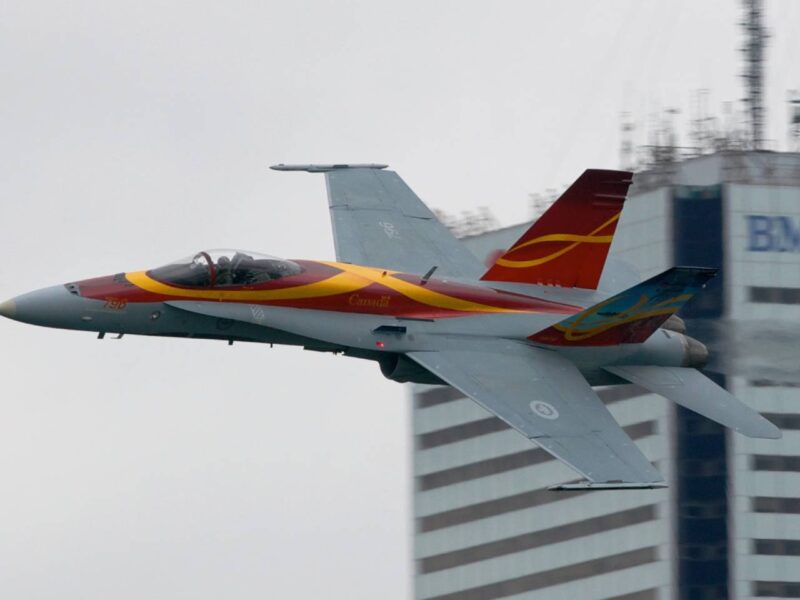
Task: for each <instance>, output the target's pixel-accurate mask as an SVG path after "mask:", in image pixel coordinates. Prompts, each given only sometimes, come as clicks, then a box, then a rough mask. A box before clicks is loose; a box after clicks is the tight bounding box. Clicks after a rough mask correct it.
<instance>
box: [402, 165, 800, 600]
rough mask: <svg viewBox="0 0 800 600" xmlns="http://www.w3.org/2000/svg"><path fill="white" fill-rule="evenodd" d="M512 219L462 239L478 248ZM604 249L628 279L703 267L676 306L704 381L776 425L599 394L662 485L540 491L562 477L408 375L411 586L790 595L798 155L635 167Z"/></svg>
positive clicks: (797, 386)
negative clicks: (687, 297)
mask: <svg viewBox="0 0 800 600" xmlns="http://www.w3.org/2000/svg"><path fill="white" fill-rule="evenodd" d="M527 226H528V224H522V225H519V226H516V227H511V228H507V229H502V230H497V231H493V232H489V233H486V234H483V235H480V236H475V237H472V238H467V239H465V243H467V244H469V246H470V247H471V249H472V250H473V251H474V252H475V253H476V254H477V255H479V256H481V257H486V256H489V255H491V254H492V253H493V252H494V251H496V250H498V249H504V248H507V247H508V246H509V245H510V244H511V243H513V242H514V241H515V240H516V239H517V238H518V237H519V236H520V235H521V234H522V233H523V232H524V231H525V229H526V228H527ZM610 256H611V258H610V260H622V261H626V262H628V263H630V264H631V265H633V266H634V267H635V268H636V269H638V271H639V273H640V276H641V278H642V279H644V278H647V277H650V276H652V275H655V274H657V273H659V272H661V271H663V270H665V269H667V268H669V267H670V266H672V265H693V266H712V267H718V268H719V269H720V272H719V274H718V276H717V277H716V278H715V280H714V281H713V283H712V284H710V285H709V286H708V288H707V289H706V290H704V291H703V292H702V293H701V294H699V295H698V296H697V297H696V298H695V299H694V300H693V301H692V302H691V303H690V304H689V305H687V307H686V308H685V309H684V311H683V312H682V316H683V317H684V318H685V319H686V320H687V323H688V327H689V334H690V335H692V336H693V337H696V338H698V339H701V340H702V341H704V342H706V343H707V344H708V345H709V347H710V348H711V350H712V352H713V361H712V363H711V364H710V365H709V367H708V368H707V370H708V371H709V372H711V374H712V377H713V378H714V379H715V380H716V381H717V382H718V383H720V384H721V385H723V386H725V387H727V388H728V389H729V390H731V391H732V392H733V393H734V394H735V395H736V396H737V397H738V398H740V399H741V400H743V401H744V402H746V403H747V404H749V405H750V406H751V407H753V408H755V409H756V410H758V411H760V412H761V413H763V414H765V415H766V416H767V417H768V418H769V419H770V420H772V421H773V422H774V423H775V424H776V425H777V426H778V427H780V428H781V429H782V430H783V432H784V436H783V438H782V439H780V440H760V439H759V440H755V439H749V438H746V437H743V436H741V435H738V434H736V433H733V432H731V431H729V430H726V429H725V428H723V427H721V426H719V425H717V424H716V423H714V422H711V421H709V420H707V419H705V418H704V417H701V416H699V415H696V414H695V413H692V412H690V411H688V410H686V409H682V408H680V407H677V406H675V405H674V404H672V403H671V402H669V401H667V400H665V399H663V398H662V397H660V396H658V395H655V394H652V393H648V392H646V391H645V390H643V389H641V388H637V387H636V386H633V385H627V386H615V387H609V388H605V389H599V390H598V392H599V394H600V396H601V397H602V398H603V400H604V401H605V402H606V404H607V405H608V408H609V410H610V411H611V412H612V414H613V415H614V417H615V418H616V419H617V421H618V422H619V423H620V425H622V426H623V428H624V429H625V431H626V432H627V433H628V435H629V436H630V437H631V438H632V439H634V440H635V441H636V443H637V444H638V445H639V446H640V448H641V449H642V450H643V452H644V453H645V454H646V455H647V457H648V458H649V459H650V460H651V461H653V462H654V463H655V464H656V466H657V467H658V469H659V470H660V471H661V473H662V474H663V475H664V477H665V479H666V480H667V482H668V484H669V488H668V489H661V490H626V491H593V492H551V491H548V489H547V488H548V487H549V486H551V485H554V484H557V483H562V482H566V481H572V480H575V479H576V474H575V473H574V472H573V471H572V470H571V469H569V468H568V467H566V466H565V465H563V464H562V463H560V462H558V461H557V460H555V459H553V458H551V457H550V455H549V454H547V453H546V452H544V451H543V450H541V449H539V448H536V447H535V446H533V445H532V444H531V442H530V441H528V440H527V439H526V438H525V437H523V436H522V435H520V434H518V433H517V432H515V431H514V430H512V429H510V428H509V427H508V426H507V425H505V424H504V423H503V422H502V421H500V420H499V419H497V418H496V417H494V416H492V415H491V414H489V413H488V412H486V411H485V410H484V409H482V408H481V407H479V406H478V405H477V404H475V403H474V402H472V401H471V400H469V399H467V398H464V397H463V396H461V395H460V394H459V393H458V392H457V391H455V390H453V389H451V388H447V387H425V386H415V387H414V388H413V392H414V403H413V417H412V423H413V435H414V457H413V476H414V481H413V486H414V488H413V489H414V491H413V506H414V521H415V522H414V532H415V533H414V546H413V547H414V558H415V568H416V571H415V585H414V590H415V596H416V598H425V599H434V598H435V599H437V600H444V599H447V600H456V599H487V598H505V597H513V598H548V599H556V598H565V599H566V598H569V599H573V598H582V599H583V598H587V599H589V598H625V599H628V600H633V599H636V600H644V599H651V598H652V599H656V598H658V599H672V598H691V599H694V598H697V599H705V598H727V597H736V598H746V597H758V598H763V597H772V598H800V350H799V349H798V348H800V344H797V343H796V341H795V340H796V338H797V336H798V334H800V154H779V153H770V152H726V153H718V154H713V155H708V156H701V157H697V158H693V159H690V160H687V161H685V162H682V163H673V164H669V165H662V166H660V167H658V168H655V169H652V170H649V171H644V172H641V173H637V174H636V176H635V178H634V184H633V186H632V187H631V191H630V194H629V196H628V200H627V202H626V205H625V210H624V211H623V216H622V218H621V220H620V224H619V227H618V229H617V233H616V236H615V239H614V242H613V245H612V249H611V255H610Z"/></svg>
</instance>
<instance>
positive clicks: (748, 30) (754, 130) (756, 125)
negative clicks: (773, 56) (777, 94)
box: [742, 0, 769, 150]
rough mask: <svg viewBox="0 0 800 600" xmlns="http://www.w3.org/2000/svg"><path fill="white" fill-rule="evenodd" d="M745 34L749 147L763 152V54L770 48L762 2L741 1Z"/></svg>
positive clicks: (752, 0)
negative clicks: (768, 46) (764, 23)
mask: <svg viewBox="0 0 800 600" xmlns="http://www.w3.org/2000/svg"><path fill="white" fill-rule="evenodd" d="M742 4H743V7H744V13H745V14H744V19H743V20H742V28H743V29H744V33H745V44H744V47H743V48H742V52H743V53H744V63H745V68H744V73H743V74H742V77H743V78H744V81H745V91H746V95H745V98H744V101H745V104H746V105H747V112H748V118H749V124H750V132H749V134H750V135H749V137H750V146H751V147H752V149H753V150H763V149H764V142H765V140H764V116H765V115H764V60H765V58H764V53H765V50H766V47H767V38H768V37H769V35H768V34H767V30H766V29H765V28H764V25H763V18H764V2H763V0H742Z"/></svg>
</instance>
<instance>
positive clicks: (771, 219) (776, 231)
mask: <svg viewBox="0 0 800 600" xmlns="http://www.w3.org/2000/svg"><path fill="white" fill-rule="evenodd" d="M745 219H747V249H748V250H749V251H750V252H800V223H798V222H797V221H796V220H795V219H794V218H793V217H787V216H784V215H745Z"/></svg>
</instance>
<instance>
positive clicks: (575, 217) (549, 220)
mask: <svg viewBox="0 0 800 600" xmlns="http://www.w3.org/2000/svg"><path fill="white" fill-rule="evenodd" d="M632 176H633V173H629V172H627V171H601V170H597V169H589V170H587V171H584V173H583V175H581V176H580V177H579V178H578V179H577V181H575V183H573V184H572V185H571V186H570V187H569V189H568V190H567V191H566V192H564V194H563V195H562V196H561V197H560V198H559V199H558V200H556V201H555V203H554V204H553V205H552V206H551V207H550V208H549V209H548V210H547V211H546V212H545V213H544V214H543V215H542V216H541V217H540V218H539V220H538V221H536V222H535V223H534V224H533V225H532V226H531V228H530V229H529V230H528V231H527V232H526V233H525V235H523V236H522V237H521V238H520V239H519V240H518V241H517V243H516V244H514V245H513V246H511V248H510V249H509V250H507V251H506V253H505V254H503V255H502V256H501V257H500V258H498V259H497V262H496V263H495V264H494V266H492V268H491V269H489V270H488V271H487V272H486V273H485V274H484V276H483V277H482V278H481V279H483V280H486V281H514V282H517V283H540V284H549V285H558V286H561V287H579V288H586V289H596V288H597V282H598V281H599V280H600V275H601V273H602V272H603V266H604V265H605V262H606V256H608V250H609V248H610V247H611V240H612V239H613V237H614V231H615V230H616V228H617V220H618V219H619V216H620V213H621V212H622V204H623V203H624V202H625V196H626V195H627V193H628V186H630V184H631V177H632Z"/></svg>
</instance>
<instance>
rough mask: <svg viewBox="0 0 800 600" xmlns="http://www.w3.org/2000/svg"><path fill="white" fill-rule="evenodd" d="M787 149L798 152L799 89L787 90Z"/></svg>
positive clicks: (799, 134)
mask: <svg viewBox="0 0 800 600" xmlns="http://www.w3.org/2000/svg"><path fill="white" fill-rule="evenodd" d="M789 150H791V151H792V152H800V91H798V90H791V91H790V92H789Z"/></svg>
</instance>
